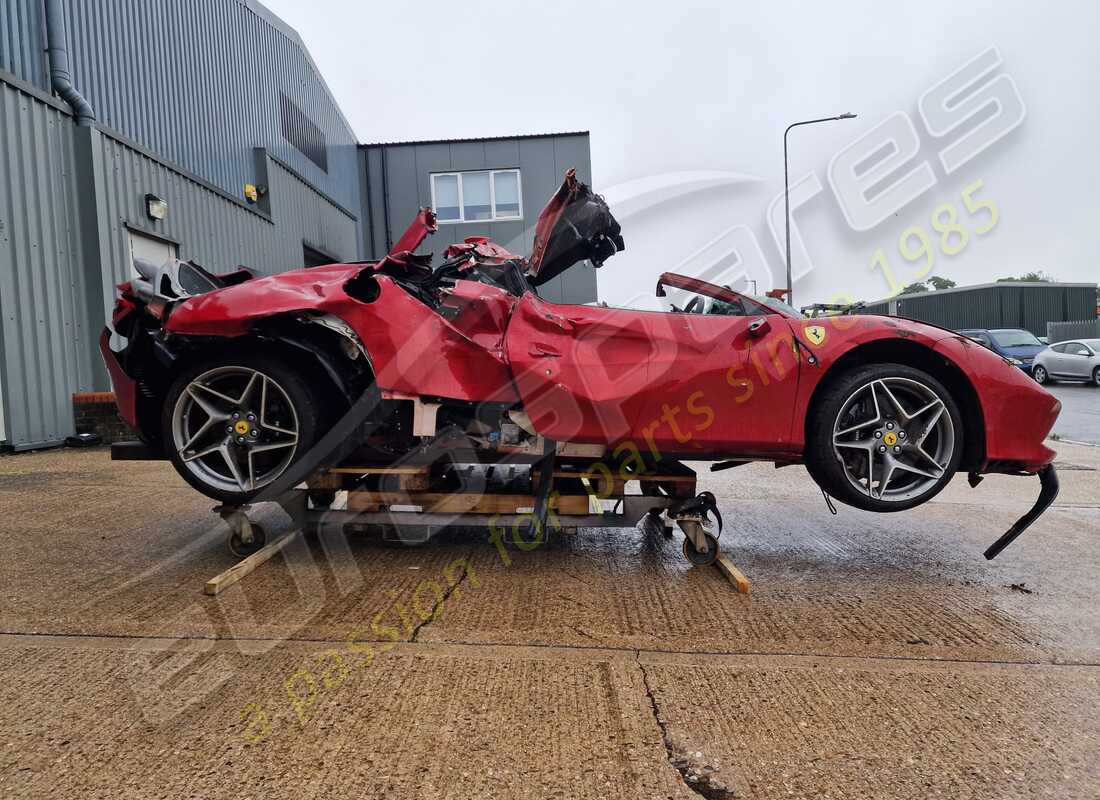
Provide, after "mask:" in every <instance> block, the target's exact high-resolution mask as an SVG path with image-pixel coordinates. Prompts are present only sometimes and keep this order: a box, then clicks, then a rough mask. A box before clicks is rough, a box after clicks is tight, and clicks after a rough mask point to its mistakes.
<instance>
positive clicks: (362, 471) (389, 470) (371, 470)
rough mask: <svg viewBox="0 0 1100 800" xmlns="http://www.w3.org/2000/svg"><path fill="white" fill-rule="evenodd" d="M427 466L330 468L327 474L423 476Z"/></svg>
mask: <svg viewBox="0 0 1100 800" xmlns="http://www.w3.org/2000/svg"><path fill="white" fill-rule="evenodd" d="M429 469H430V467H429V466H428V465H420V466H417V465H415V464H413V465H409V466H402V467H370V466H363V467H349V466H347V465H345V466H342V467H332V468H331V469H329V472H337V473H344V474H347V475H424V474H426V473H427V472H428V470H429Z"/></svg>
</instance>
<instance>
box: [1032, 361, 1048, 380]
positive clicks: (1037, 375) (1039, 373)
mask: <svg viewBox="0 0 1100 800" xmlns="http://www.w3.org/2000/svg"><path fill="white" fill-rule="evenodd" d="M1031 377H1032V378H1034V379H1035V382H1036V383H1039V384H1043V383H1046V382H1047V371H1046V368H1044V367H1043V366H1041V365H1036V367H1035V368H1034V369H1033V370H1032V371H1031Z"/></svg>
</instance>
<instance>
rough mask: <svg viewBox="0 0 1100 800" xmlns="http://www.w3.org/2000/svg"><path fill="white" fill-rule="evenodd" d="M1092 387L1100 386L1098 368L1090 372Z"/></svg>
mask: <svg viewBox="0 0 1100 800" xmlns="http://www.w3.org/2000/svg"><path fill="white" fill-rule="evenodd" d="M1092 385H1093V386H1100V367H1097V368H1096V369H1094V370H1093V371H1092Z"/></svg>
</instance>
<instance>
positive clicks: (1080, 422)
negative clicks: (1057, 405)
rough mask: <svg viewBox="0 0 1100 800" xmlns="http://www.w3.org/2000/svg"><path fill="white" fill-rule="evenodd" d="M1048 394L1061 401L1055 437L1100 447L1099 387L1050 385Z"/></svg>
mask: <svg viewBox="0 0 1100 800" xmlns="http://www.w3.org/2000/svg"><path fill="white" fill-rule="evenodd" d="M1045 388H1046V389H1047V391H1049V392H1050V393H1051V394H1053V395H1054V396H1055V397H1057V398H1058V399H1059V400H1061V401H1062V411H1061V413H1060V414H1059V415H1058V421H1057V422H1055V423H1054V433H1055V435H1056V436H1059V437H1061V438H1062V439H1069V440H1071V441H1075V442H1087V443H1089V444H1100V387H1098V386H1091V385H1086V384H1083V383H1056V384H1048V385H1047V386H1046V387H1045Z"/></svg>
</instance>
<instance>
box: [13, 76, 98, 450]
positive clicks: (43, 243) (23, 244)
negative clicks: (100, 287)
mask: <svg viewBox="0 0 1100 800" xmlns="http://www.w3.org/2000/svg"><path fill="white" fill-rule="evenodd" d="M0 137H2V139H3V145H4V146H3V148H2V149H0V314H2V325H0V345H2V346H0V364H2V365H3V372H2V373H0V384H2V385H3V395H4V398H5V399H6V402H7V408H6V409H5V410H6V413H5V415H4V416H5V420H6V425H7V431H6V433H7V438H8V439H9V440H10V441H11V442H13V443H15V444H16V445H18V446H22V447H28V446H34V445H38V444H46V443H49V442H55V441H58V440H59V439H63V438H64V437H65V436H68V435H71V434H72V433H73V410H72V394H73V392H76V391H81V390H85V389H90V388H91V385H90V383H91V370H90V365H89V363H88V353H89V343H88V337H89V336H90V335H91V332H90V331H88V330H87V329H86V322H85V312H84V306H83V298H84V296H85V294H84V287H83V286H82V280H83V275H84V262H83V253H82V248H81V246H80V245H81V243H80V232H79V228H78V209H77V199H76V193H75V192H74V191H73V181H74V172H75V160H74V150H73V125H72V122H71V120H70V118H69V117H68V115H67V114H65V113H64V112H62V111H60V110H58V109H57V108H55V107H53V106H51V105H48V104H47V103H44V102H41V101H39V100H36V99H35V98H33V97H30V96H28V95H27V94H24V93H23V92H20V91H18V90H16V89H14V88H13V87H11V86H9V85H8V84H6V83H2V82H0Z"/></svg>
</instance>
